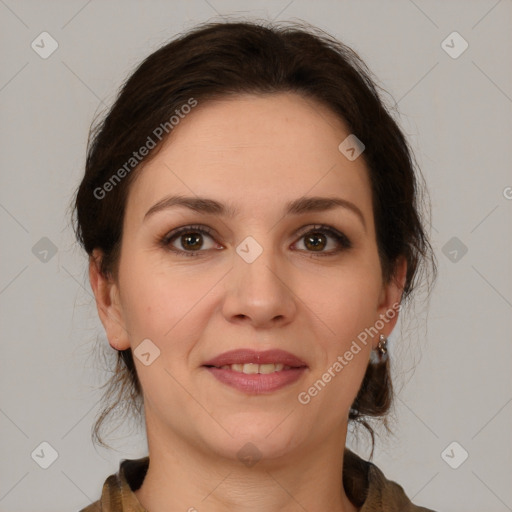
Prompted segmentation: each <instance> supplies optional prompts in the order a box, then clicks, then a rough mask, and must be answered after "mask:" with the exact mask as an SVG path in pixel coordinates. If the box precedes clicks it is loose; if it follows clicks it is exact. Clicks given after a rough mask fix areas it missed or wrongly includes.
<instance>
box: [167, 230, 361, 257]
mask: <svg viewBox="0 0 512 512" xmlns="http://www.w3.org/2000/svg"><path fill="white" fill-rule="evenodd" d="M183 233H202V234H207V235H208V236H210V237H212V238H213V231H212V230H211V229H210V228H208V227H207V226H199V225H192V226H183V227H181V228H178V229H175V230H174V231H171V232H170V233H168V234H166V235H165V236H164V237H163V238H162V239H161V240H160V245H161V246H162V247H163V248H165V249H168V250H170V251H172V252H174V253H176V254H179V255H184V256H188V257H199V256H200V255H201V253H202V252H205V251H202V250H198V251H182V250H181V249H176V248H175V247H173V246H172V245H171V242H172V241H173V240H174V239H175V238H177V237H178V236H179V235H182V234H183ZM310 233H322V234H326V235H330V236H332V237H333V238H334V239H335V240H336V242H337V243H338V244H339V245H340V246H341V249H340V248H338V249H335V250H332V251H330V252H315V251H306V252H311V257H315V256H319V257H324V256H334V255H335V254H338V253H339V252H341V251H342V250H346V249H351V248H352V242H351V241H350V240H349V238H347V236H346V235H344V234H343V233H340V232H339V231H337V230H335V229H334V228H331V227H329V226H325V225H323V224H316V225H314V226H313V227H312V228H310V229H308V230H307V231H304V232H302V233H301V234H300V235H299V239H301V238H304V237H305V236H306V235H308V234H310Z"/></svg>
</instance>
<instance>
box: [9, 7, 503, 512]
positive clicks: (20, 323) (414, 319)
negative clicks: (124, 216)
mask: <svg viewBox="0 0 512 512" xmlns="http://www.w3.org/2000/svg"><path fill="white" fill-rule="evenodd" d="M221 16H229V17H230V18H233V17H235V18H237V19H244V18H247V19H253V18H271V19H275V20H293V19H302V20H305V21H308V22H310V23H312V24H315V25H317V26H319V27H321V28H323V29H325V30H327V31H328V32H330V33H332V34H333V35H335V36H336V37H338V38H340V39H341V40H342V41H344V42H346V43H348V44H349V45H351V46H352V47H353V48H354V49H355V50H356V51H358V52H359V54H360V55H361V56H362V57H363V59H364V60H365V61H366V62H367V64H368V65H369V67H370V68H371V69H372V70H373V72H374V73H375V74H376V75H377V77H378V78H379V79H380V82H381V84H382V85H383V86H384V87H385V89H386V90H387V91H389V93H390V94H391V95H392V97H393V100H391V99H389V98H388V100H389V103H390V104H393V101H396V102H397V103H398V109H399V111H400V112H401V117H400V122H401V124H402V126H403V128H404V130H405V132H406V133H407V135H408V136H409V139H410V141H411V144H412V147H413V149H414V150H415V152H416V156H417V159H418V162H419V164H420V166H421V168H422V171H423V174H424V176H425V179H426V182H427V186H428V188H429V190H430V197H431V201H432V210H433V215H432V240H433V245H434V249H435V251H436V254H437V257H438V260H439V278H438V281H437V284H436V287H435V289H434V292H433V294H432V297H431V301H430V305H429V306H427V304H423V303H422V302H421V299H420V302H419V303H418V305H417V307H416V309H415V310H411V311H410V313H409V318H408V320H407V321H404V322H403V323H402V322H400V323H399V325H398V326H397V329H395V331H394V332H393V335H392V337H391V345H392V354H391V355H392V358H393V361H394V362H398V363H397V366H395V369H394V372H395V377H396V386H397V391H398V393H399V394H398V397H397V407H396V414H395V416H396V422H395V424H394V427H393V428H394V432H395V434H394V436H391V437H385V436H381V437H379V438H378V439H377V449H376V454H375V462H376V464H377V465H379V467H381V469H382V470H383V471H384V473H385V474H386V476H387V477H388V478H390V479H393V480H396V481H397V482H399V483H400V484H401V485H402V486H403V487H404V489H405V491H406V493H407V494H408V495H409V496H410V497H411V499H412V500H413V501H414V502H416V503H418V504H421V505H424V506H428V507H432V508H434V509H436V510H445V511H465V512H471V511H475V512H476V511H479V512H480V511H482V510H485V511H486V512H492V511H496V512H501V511H506V510H512V487H511V485H510V482H511V481H512V480H511V477H512V468H511V463H510V461H511V460H512V443H511V438H510V425H511V418H512V405H511V401H512V386H511V381H512V377H511V373H512V372H511V371H510V364H511V355H512V354H511V353H512V344H511V343H510V342H511V341H512V340H511V334H510V333H511V318H512V316H511V311H512V286H511V284H512V275H511V269H512V265H511V257H510V255H511V254H512V251H511V249H512V237H511V236H510V235H511V232H512V231H511V227H512V222H511V213H512V200H511V198H512V188H510V187H512V173H511V172H510V162H511V145H512V144H511V142H512V139H511V135H512V123H511V120H512V116H511V110H512V99H511V97H512V83H511V77H512V73H511V68H510V55H511V54H512V30H511V28H512V26H511V25H512V24H511V21H512V3H511V1H510V0H500V1H496V0H486V1H464V2H462V1H450V2H439V1H420V0H415V1H414V2H413V1H412V0H411V1H407V0H402V1H393V2H391V1H386V2H383V1H381V0H375V1H367V0H365V1H358V2H355V1H349V2H347V1H318V0H317V1H315V2H307V1H305V0H293V1H290V0H283V1H275V2H265V1H250V2H235V1H234V0H233V1H228V0H226V1H222V0H208V1H206V0H194V1H190V2H184V1H181V2H180V1H174V2H162V1H144V2H135V1H124V2H120V1H105V2H100V1H89V2H87V1H85V0H81V1H66V2H64V1H60V2H59V1H51V2H50V1H47V2H36V1H14V0H0V45H1V48H2V66H1V67H0V103H1V127H0V130H1V131H0V145H1V150H0V169H1V173H2V174H1V188H0V225H1V230H2V244H1V260H0V261H1V272H0V307H1V317H0V318H1V333H2V345H1V347H2V357H1V358H0V365H1V371H0V383H1V396H0V432H1V433H2V435H1V437H0V443H1V444H0V446H1V457H0V510H1V511H10V512H18V511H28V510H36V509H37V510H38V511H39V512H45V511H52V512H58V511H62V512H64V511H70V510H78V509H79V508H81V507H84V506H85V505H87V504H88V503H89V502H91V501H93V500H96V499H97V498H99V495H100V491H101V485H102V484H103V481H104V480H105V478H106V477H107V476H108V475H109V474H111V473H113V472H115V471H116V470H117V467H118V463H119V460H120V459H121V458H134V457H139V456H142V455H144V454H145V453H146V445H145V441H144V439H143V437H142V436H141V434H140V431H139V433H137V430H134V431H133V435H131V436H130V435H129V434H130V430H129V429H128V428H127V429H126V431H125V432H124V433H123V431H119V432H117V433H116V434H115V437H116V438H118V440H117V441H116V440H115V439H110V441H111V442H112V443H114V445H115V447H116V448H117V450H118V451H117V452H116V451H107V450H104V449H99V448H95V447H94V446H93V445H92V443H91V441H90V427H91V424H92V423H93V420H94V416H95V413H96V412H97V410H98V407H97V401H98V399H99V398H100V396H101V395H100V391H98V390H97V387H98V385H99V384H101V383H102V382H103V381H104V379H105V376H106V374H105V373H104V372H103V370H102V366H104V363H102V361H101V359H99V358H98V357H97V355H96V354H97V349H96V348H95V343H96V340H97V338H98V337H99V344H100V345H101V346H103V347H106V348H108V346H107V342H106V339H105V336H104V334H103V330H102V327H101V324H100V322H99V320H98V318H97V313H96V309H95V306H94V302H93V300H92V296H91V291H90V287H89V284H88V280H87V273H86V258H85V256H84V254H82V253H81V252H80V250H79V249H78V248H77V246H76V245H75V243H74V239H73V234H72V231H71V229H70V225H69V220H68V216H67V211H66V208H67V205H68V203H69V201H70V198H71V196H72V194H73V192H74V190H75V188H76V186H77V185H78V182H79V180H80V177H81V175H82V172H83V164H84V157H85V147H86V139H87V132H88V128H89V125H90V122H91V120H92V119H93V116H94V115H95V114H96V113H97V112H99V111H100V110H102V109H103V108H105V106H107V105H110V103H111V101H112V100H113V98H114V96H115V93H116V91H117V89H118V87H119V86H120V85H121V83H122V81H123V80H124V78H125V77H126V76H127V75H128V73H129V72H130V71H131V70H133V68H134V66H135V65H137V64H138V63H139V62H140V60H141V59H142V58H144V57H145V56H147V55H148V54H149V53H151V52H152V51H153V50H154V49H156V48H157V47H159V46H160V45H161V44H163V43H164V42H165V41H167V40H169V39H170V38H172V37H173V36H175V35H176V34H177V33H179V32H182V31H184V30H186V29H188V28H191V27H192V26H194V25H195V24H196V23H198V22H201V21H205V20H208V19H210V20H217V19H221ZM43 31H46V32H48V33H49V34H50V35H51V36H52V37H53V38H54V39H55V40H56V41H57V42H58V45H59V46H58V49H57V50H56V51H55V53H53V54H52V55H51V56H50V57H49V58H47V59H43V58H41V57H40V56H39V55H38V54H37V53H36V52H35V51H34V50H33V49H32V48H31V43H32V41H34V40H36V42H37V41H38V40H40V39H37V38H38V36H39V34H40V33H41V32H43ZM453 31H457V32H459V33H460V34H461V35H462V37H463V38H464V39H465V40H466V41H467V42H468V43H469V47H468V49H467V50H466V51H465V52H464V53H463V54H462V55H460V56H459V57H458V58H456V59H454V58H452V57H450V56H449V55H448V54H447V53H446V51H445V50H444V49H443V47H442V46H441V43H442V41H443V40H445V39H446V37H447V36H448V35H449V34H451V33H452V32H453ZM448 41H450V39H449V40H448ZM449 44H450V45H451V46H454V49H455V50H457V49H458V48H460V44H459V42H454V43H453V44H452V43H451V42H450V43H449ZM46 47H48V46H46ZM507 187H508V188H507ZM43 237H47V238H48V239H49V240H50V241H51V243H52V244H54V246H55V249H56V250H57V252H56V253H55V254H53V255H52V252H51V250H50V252H49V253H47V254H46V253H44V252H43V251H44V249H45V248H48V247H49V242H48V241H47V240H43V241H40V240H41V239H42V238H43ZM454 237H456V239H454ZM36 244H39V245H36ZM34 246H35V249H33V248H34ZM463 247H466V248H467V253H466V254H464V255H463V251H461V248H463ZM454 250H455V251H456V253H454V252H453V251H454ZM455 256H456V258H455V259H454V257H455ZM45 259H46V261H45ZM123 436H124V437H123ZM43 441H46V442H47V443H49V444H50V445H51V446H52V447H53V448H54V449H55V450H56V451H57V452H58V458H57V459H56V460H55V462H53V464H52V465H51V466H50V467H48V469H42V468H41V467H40V466H39V465H38V464H37V463H36V462H35V460H33V458H32V457H31V453H32V452H33V451H34V450H36V449H38V450H39V452H40V448H38V447H39V445H40V443H41V442H43ZM454 441H456V442H457V443H458V445H457V446H456V447H455V448H454V451H453V452H451V451H450V450H449V451H448V453H449V455H450V459H451V461H452V464H453V463H454V462H453V461H455V462H457V461H460V457H461V454H462V453H463V452H462V450H466V451H467V452H468V454H469V457H468V458H467V460H466V461H465V462H464V463H463V464H461V465H460V466H459V467H458V468H457V469H453V468H452V467H450V466H449V465H448V463H447V462H446V460H449V459H447V458H446V455H445V456H444V458H443V456H442V453H443V452H444V450H445V449H446V448H447V447H448V446H449V445H450V444H451V443H452V442H454ZM349 444H350V445H351V446H352V447H354V449H357V451H358V452H359V453H360V454H362V455H368V444H367V443H365V442H364V438H363V441H361V442H359V443H356V441H355V440H354V439H353V438H352V437H351V438H350V439H349ZM36 451H37V450H36ZM48 453H49V452H48V450H47V451H46V454H45V457H46V456H47V454H48ZM445 453H446V452H445ZM41 458H44V457H41ZM311 512H313V511H311Z"/></svg>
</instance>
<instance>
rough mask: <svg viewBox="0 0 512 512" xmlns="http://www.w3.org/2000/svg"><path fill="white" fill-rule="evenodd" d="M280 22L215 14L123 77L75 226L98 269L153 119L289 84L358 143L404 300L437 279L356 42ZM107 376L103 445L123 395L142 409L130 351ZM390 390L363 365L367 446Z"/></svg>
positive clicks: (113, 243)
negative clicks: (399, 268)
mask: <svg viewBox="0 0 512 512" xmlns="http://www.w3.org/2000/svg"><path fill="white" fill-rule="evenodd" d="M280 25H281V24H280ZM282 25H283V26H278V25H276V24H273V25H271V24H270V23H268V22H213V23H212V22H210V23H205V24H202V25H199V26H197V27H195V28H194V29H192V30H191V31H189V32H188V33H186V34H184V35H181V36H180V37H178V38H176V39H175V40H173V41H171V42H169V43H168V44H166V45H165V46H163V47H161V48H160V49H158V50H157V51H155V52H154V53H152V54H151V55H149V57H147V58H146V59H145V60H144V61H143V62H142V63H141V64H140V66H139V67H138V68H137V69H136V70H135V72H134V73H133V74H132V75H131V76H130V77H129V79H128V80H127V81H126V83H125V84H124V86H123V87H122V89H121V91H120V93H119V95H118V97H117V99H116V101H115V103H114V105H113V106H112V107H111V109H110V111H109V112H108V114H107V115H106V116H105V118H104V119H103V121H102V122H101V123H100V124H99V125H97V126H96V127H95V128H94V129H92V128H91V131H90V135H89V141H88V149H87V158H86V166H85V175H84V177H83V180H82V182H81V183H80V185H79V187H78V190H77V193H76V198H75V202H74V205H73V206H74V209H75V212H76V220H75V219H74V220H75V222H74V224H73V226H74V229H75V233H76V237H77V240H78V241H79V243H80V244H81V245H82V246H83V248H84V249H85V251H86V252H87V254H88V255H89V256H91V254H92V251H93V249H95V248H99V249H101V250H102V252H103V255H104V257H103V258H102V260H101V267H100V269H101V272H102V273H103V274H104V275H111V276H113V277H116V276H117V263H118V261H119V251H120V246H121V237H122V225H123V216H124V211H125V207H126V198H127V194H128V191H129V188H130V184H131V183H132V180H133V179H134V177H135V176H136V173H137V171H139V170H140V168H141V166H139V165H135V166H134V167H133V170H131V172H130V171H127V172H124V173H121V174H122V175H123V178H122V179H120V180H117V181H115V182H112V178H113V177H114V173H115V172H116V171H117V170H119V169H121V168H123V166H124V169H125V171H126V162H128V161H130V159H131V158H132V157H133V152H134V151H137V150H138V149H139V148H141V147H142V146H144V145H145V144H147V141H148V136H151V135H152V134H155V129H156V128H157V127H159V126H165V125H166V123H167V126H168V125H169V119H170V118H171V116H173V115H174V114H175V113H176V111H179V110H180V108H182V106H183V105H185V104H187V103H188V102H190V99H191V98H194V99H195V101H197V102H199V103H200V104H204V103H206V102H207V101H208V100H213V99H215V98H222V97H226V96H228V95H237V94H242V93H254V94H267V93H277V92H296V93H298V94H300V95H302V96H304V97H307V98H310V99H313V100H315V101H317V102H319V103H321V104H323V105H326V106H327V107H328V108H329V109H330V110H331V111H332V112H334V113H335V114H337V115H338V116H339V117H340V118H341V119H342V120H343V121H344V122H345V123H346V125H347V126H348V127H349V129H350V132H351V133H353V134H355V135H356V136H357V137H358V138H359V139H360V140H361V141H363V143H364V145H365V151H364V153H363V157H364V160H365V162H366V164H367V167H368V170H369V177H370V180H371V187H372V201H373V212H374V220H375V227H376V236H377V246H378V251H379V257H380V261H381V266H382V276H383V280H384V282H386V283H387V282H389V280H390V279H392V278H393V276H394V269H395V265H396V263H397V262H398V260H399V258H400V257H402V256H403V257H404V258H405V259H406V262H407V275H406V282H405V287H404V290H403V296H402V302H404V301H406V300H407V299H408V298H409V296H410V294H411V292H412V291H413V289H415V288H416V285H417V281H418V279H419V275H420V270H421V269H427V267H429V266H430V269H431V270H432V275H433V277H434V278H435V275H436V273H437V269H436V260H435V256H434V253H433V251H432V248H431V246H430V243H429V240H428V237H427V235H426V232H425V230H424V226H423V224H422V220H421V215H420V211H419V208H418V207H419V192H420V190H419V187H418V181H417V177H416V176H415V171H414V168H415V165H414V164H413V161H414V160H413V155H412V152H411V151H410V149H409V146H408V143H407V142H406V140H405V137H404V135H403V134H402V132H401V130H400V129H399V127H398V125H397V123H396V122H395V121H394V120H393V118H392V117H391V115H390V113H389V112H388V110H387V108H386V107H385V106H384V103H383V101H382V99H381V98H380V96H379V93H378V89H380V88H378V86H377V85H376V83H375V81H374V79H373V78H372V75H371V73H370V71H369V70H368V68H367V67H366V65H365V64H364V63H363V62H362V61H361V59H360V58H359V57H358V55H357V54H356V53H355V52H354V51H353V50H351V49H350V48H349V47H347V46H346V45H344V44H342V43H341V42H339V41H338V40H337V39H335V38H333V37H332V36H330V35H329V34H327V33H325V32H323V31H321V30H320V29H317V28H315V27H311V26H310V25H307V24H304V23H301V24H298V23H295V24H288V26H287V24H282ZM166 131H167V130H166ZM155 138H156V137H154V136H153V137H152V139H155ZM164 141H165V137H163V138H162V139H161V140H158V141H156V145H155V147H154V148H153V149H151V150H150V152H149V154H148V155H147V156H146V157H145V158H144V159H143V160H142V162H144V163H146V162H148V161H149V159H150V158H153V157H154V156H155V155H156V153H157V151H158V150H159V149H160V148H161V146H162V142H164ZM154 142H155V141H154ZM118 176H119V174H118ZM418 176H419V177H421V173H419V174H418ZM109 180H111V181H110V182H111V183H112V184H113V185H114V186H111V187H109V192H108V194H104V197H101V198H98V195H99V194H98V190H100V189H101V187H103V186H104V184H105V183H107V182H108V181H109ZM95 191H96V192H95ZM427 277H428V272H427ZM107 385H108V387H107V390H106V392H105V393H104V395H103V401H104V405H106V408H104V409H103V411H102V412H101V415H100V416H99V417H98V419H97V421H96V423H95V425H94V429H93V435H94V439H93V440H95V441H97V442H99V444H101V445H104V446H106V445H105V443H104V442H103V440H102V438H101V435H100V429H101V427H102V425H103V423H104V421H105V420H106V418H107V416H109V415H110V413H111V412H112V411H113V410H114V409H115V408H116V406H117V405H118V404H120V403H121V404H125V405H128V406H130V405H134V406H135V409H136V410H137V411H139V412H140V408H141V401H142V392H141V386H140V383H139V380H138V377H137V373H136V370H135V365H134V362H133V357H132V353H131V349H127V350H124V351H120V352H118V354H117V364H116V368H115V370H114V375H113V376H112V378H111V379H110V381H109V382H107V383H106V384H105V386H107ZM392 399H393V390H392V384H391V378H390V368H389V360H388V361H386V362H384V363H381V364H369V365H368V368H367V371H366V374H365V376H364V379H363V382H362V385H361V388H360V390H359V392H358V395H357V397H356V399H355V401H354V403H353V404H352V407H351V410H350V414H349V420H351V421H354V422H358V423H360V424H362V425H363V426H364V427H366V428H367V429H368V431H369V432H370V434H371V438H372V454H373V446H374V432H373V429H372V428H371V427H370V426H369V424H368V423H367V421H366V420H365V418H368V417H372V416H373V417H381V418H382V419H383V420H384V425H385V426H386V428H388V425H387V423H386V414H387V412H388V411H389V409H390V407H391V404H392ZM127 409H128V408H126V409H125V410H127ZM388 430H389V429H388Z"/></svg>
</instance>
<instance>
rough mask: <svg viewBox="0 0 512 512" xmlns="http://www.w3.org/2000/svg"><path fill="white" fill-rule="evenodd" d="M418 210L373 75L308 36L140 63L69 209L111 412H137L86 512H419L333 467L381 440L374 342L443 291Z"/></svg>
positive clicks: (227, 42)
mask: <svg viewBox="0 0 512 512" xmlns="http://www.w3.org/2000/svg"><path fill="white" fill-rule="evenodd" d="M417 194H418V187H417V178H416V177H415V174H414V168H413V165H412V156H411V154H410V152H409V149H408V146H407V143H406V141H405V139H404V136H403V134H402V133H401V131H400V129H399V128H398V126H397V125H396V123H395V122H394V121H393V119H392V118H391V116H390V115H389V114H388V112H387V111H386V109H385V108H384V106H383V104H382V102H381V100H380V99H379V96H378V93H377V92H376V87H375V85H374V84H373V82H372V79H371V78H370V74H369V71H368V70H367V69H366V68H365V66H364V64H363V63H362V62H361V61H360V60H359V58H358V57H357V55H356V54H355V53H354V52H352V51H351V50H350V49H349V48H347V47H346V46H344V45H343V44H341V43H340V42H338V41H336V40H335V39H333V38H332V37H330V36H328V35H326V34H324V33H322V32H320V31H319V30H315V29H313V28H309V29H306V28H304V27H301V26H291V27H288V28H286V27H284V28H283V27H282V28H278V27H275V26H273V27H272V26H263V25H261V24H255V23H238V22H233V23H210V24H207V25H202V26H199V27H196V28H195V29H194V30H193V31H191V32H189V33H187V34H185V35H183V36H181V37H180V38H178V39H176V40H174V41H172V42H170V43H169V44H167V45H166V46H164V47H162V48H161V49H159V50H157V51H156V52H154V53H153V54H152V55H150V56H149V57H148V58H147V59H146V60H145V61H144V62H143V63H142V64H141V65H140V67H139V68H138V69H137V70H136V71H135V72H134V73H133V75H132V76H131V77H130V78H129V80H128V81H127V82H126V84H125V85H124V87H123V89H122V91H121V92H120V94H119V97H118V98H117V100H116V102H115V104H114V106H113V107H112V109H111V110H110V112H109V113H108V115H107V116H106V118H105V119H104V121H103V122H102V124H101V125H100V126H99V127H98V129H97V130H96V131H95V133H94V137H93V140H92V144H91V145H90V147H89V149H88V156H87V163H86V170H85V176H84V178H83V181H82V183H81V184H80V186H79V189H78V191H77V196H76V204H75V207H76V225H75V229H76V234H77V238H78V240H79V241H80V243H81V244H82V245H83V247H84V249H85V250H86V252H87V254H88V255H89V257H90V267H89V277H90V282H91V287H92V289H93V291H94V294H95V297H96V303H97V307H98V314H99V316H100V318H101V321H102V323H103V326H104V328H105V331H106V334H107V337H108V340H109V343H110V345H111V346H112V347H113V348H114V349H115V350H117V351H118V365H117V368H116V373H115V375H114V377H113V379H112V381H111V386H110V388H109V390H108V392H107V398H109V397H110V398H112V397H114V398H115V400H114V402H116V401H117V402H118V403H119V402H122V401H123V400H125V399H126V398H127V397H128V404H131V405H133V406H135V409H136V410H138V409H140V408H141V405H142V404H143V407H144V416H145V424H146V432H147V439H148V450H149V455H148V457H145V458H143V459H139V460H126V461H123V462H122V463H121V465H120V468H119V472H118V473H117V474H116V475H111V476H110V477H109V478H108V479H107V480H106V481H105V484H104V486H103V492H102V495H101V498H100V500H98V501H97V502H96V503H93V504H92V505H89V506H88V507H86V508H84V509H83V511H84V512H90V511H93V510H99V509H100V507H101V510H103V511H109V512H114V511H115V512H117V511H124V512H126V511H130V512H131V511H143V510H150V511H151V512H159V511H164V510H165V511H169V510H172V511H175V510H176V511H177V510H184V511H185V510H188V511H195V510H198V511H220V510H241V511H265V512H273V511H278V510H279V511H295V510H307V511H311V512H313V511H317V510H336V511H343V512H349V511H350V512H353V511H356V510H358V511H363V512H370V511H376V510H389V511H391V510H396V511H426V510H428V509H426V508H422V507H418V506H415V505H413V504H412V503H411V501H410V500H409V498H408V497H407V496H406V494H405V492H404V490H403V489H402V487H401V486H399V485H398V484H396V483H395V482H392V481H390V480H387V479H386V478H385V476H384V474H383V473H382V472H381V471H380V470H379V469H378V468H377V467H376V466H375V465H374V464H372V463H371V462H368V461H365V460H363V459H362V458H360V457H359V456H358V455H356V454H355V453H353V452H352V451H350V450H348V449H347V448H346V447H345V442H346V435H347V428H348V424H349V422H358V423H360V424H362V425H364V426H365V427H366V428H368V430H369V432H370V434H371V435H372V443H373V431H372V429H371V427H370V426H369V425H368V423H367V422H366V421H365V418H368V417H372V416H373V417H381V418H384V420H385V415H386V413H387V412H388V410H389V408H390V406H391V403H392V398H393V395H392V386H391V380H390V375H389V372H390V368H389V358H388V354H387V347H386V343H387V338H388V336H389V335H390V333H391V332H392V330H393V328H394V326H395V324H396V321H397V318H398V313H399V310H400V305H401V304H403V303H404V301H405V300H406V299H408V298H409V297H410V296H411V294H412V291H413V290H414V289H415V286H416V281H417V276H418V272H419V269H420V268H422V267H423V266H428V265H430V266H431V270H432V271H433V274H435V270H436V266H435V258H434V256H433V254H432V249H431V247H430V244H429V241H428V238H427V236H426V233H425V231H424V227H423V225H422V221H421V219H420V215H419V211H418V195H417ZM115 405H116V404H115V403H114V404H111V405H110V407H109V408H107V409H106V410H105V411H104V414H103V415H102V416H101V417H100V419H99V422H98V423H97V425H96V429H95V434H96V435H97V436H98V439H99V440H100V442H101V438H100V437H99V435H98V431H99V428H100V426H101V423H102V422H103V420H104V419H105V418H106V417H107V416H108V413H109V412H110V410H112V408H113V407H114V406H115ZM372 453H373V450H372Z"/></svg>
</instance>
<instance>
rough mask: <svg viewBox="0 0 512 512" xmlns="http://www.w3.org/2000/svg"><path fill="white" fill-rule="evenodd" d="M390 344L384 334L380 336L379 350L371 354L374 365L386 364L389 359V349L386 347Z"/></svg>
mask: <svg viewBox="0 0 512 512" xmlns="http://www.w3.org/2000/svg"><path fill="white" fill-rule="evenodd" d="M387 343H388V339H387V338H386V336H384V334H380V335H379V344H378V345H377V348H376V349H374V350H372V353H371V362H372V364H377V363H384V362H385V361H386V359H387V358H388V349H387V348H386V345H387Z"/></svg>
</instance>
